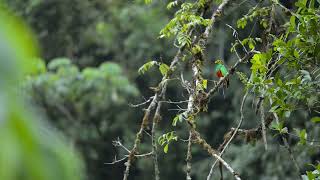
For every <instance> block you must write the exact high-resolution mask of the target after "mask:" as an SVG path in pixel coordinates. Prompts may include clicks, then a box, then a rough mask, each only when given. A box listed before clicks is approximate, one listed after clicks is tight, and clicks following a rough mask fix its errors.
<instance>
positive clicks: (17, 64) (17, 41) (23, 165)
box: [0, 3, 82, 180]
mask: <svg viewBox="0 0 320 180" xmlns="http://www.w3.org/2000/svg"><path fill="white" fill-rule="evenodd" d="M0 27H1V28H0V39H1V41H0V144H1V150H0V179H3V180H15V179H17V180H18V179H19V180H24V179H28V180H56V179H61V180H72V179H75V180H76V179H77V180H78V179H81V178H82V175H81V170H82V169H81V166H82V165H81V164H82V163H81V161H80V160H79V158H78V157H77V154H76V153H74V151H73V150H72V148H70V147H68V145H66V144H65V143H63V140H62V138H61V137H58V136H57V135H56V134H55V133H54V132H53V131H52V130H50V129H49V128H48V126H45V124H44V123H43V122H40V121H39V118H37V117H36V116H35V114H33V113H32V112H30V109H28V108H26V105H25V104H24V103H23V98H22V97H21V96H20V95H17V88H18V86H19V84H20V82H21V81H22V80H23V79H24V75H25V74H30V73H33V72H35V69H34V68H39V67H36V66H34V64H37V63H33V61H34V60H35V59H36V56H37V47H36V45H34V41H33V37H32V36H31V35H30V34H31V33H29V30H28V29H27V28H26V27H25V26H24V25H23V23H22V21H20V20H19V19H18V18H17V17H15V16H14V15H12V14H11V13H10V12H9V11H7V10H6V8H5V6H4V5H2V4H1V3H0Z"/></svg>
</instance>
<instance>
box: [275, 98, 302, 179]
mask: <svg viewBox="0 0 320 180" xmlns="http://www.w3.org/2000/svg"><path fill="white" fill-rule="evenodd" d="M269 101H270V104H272V99H271V98H270V99H269ZM273 116H274V118H275V119H276V123H277V124H279V123H280V121H279V117H278V115H277V113H275V112H274V113H273ZM281 139H282V141H283V143H284V146H285V147H286V149H287V150H288V152H289V156H290V159H291V160H292V162H293V164H294V166H295V168H296V169H297V171H298V174H299V177H300V172H301V170H300V167H299V165H298V163H297V161H296V159H295V157H294V155H293V152H292V150H291V148H290V145H289V143H288V141H287V139H286V138H285V137H284V136H282V135H281Z"/></svg>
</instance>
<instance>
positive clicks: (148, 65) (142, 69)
mask: <svg viewBox="0 0 320 180" xmlns="http://www.w3.org/2000/svg"><path fill="white" fill-rule="evenodd" d="M155 64H157V62H156V61H149V62H147V63H145V64H144V65H142V66H141V67H140V68H139V70H138V72H139V74H144V73H145V72H147V71H148V70H149V69H150V68H151V67H153V66H154V65H155Z"/></svg>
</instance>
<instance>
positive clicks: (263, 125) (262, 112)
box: [259, 98, 268, 150]
mask: <svg viewBox="0 0 320 180" xmlns="http://www.w3.org/2000/svg"><path fill="white" fill-rule="evenodd" d="M263 101H264V99H263V98H262V100H261V103H260V107H259V108H260V116H261V127H262V139H263V144H264V148H265V150H267V149H268V144H267V133H266V123H265V115H264V107H263Z"/></svg>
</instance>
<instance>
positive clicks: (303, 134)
mask: <svg viewBox="0 0 320 180" xmlns="http://www.w3.org/2000/svg"><path fill="white" fill-rule="evenodd" d="M297 133H298V134H299V138H300V141H299V144H301V145H305V144H306V142H307V136H308V135H307V132H306V130H305V129H303V130H301V131H299V130H297Z"/></svg>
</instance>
